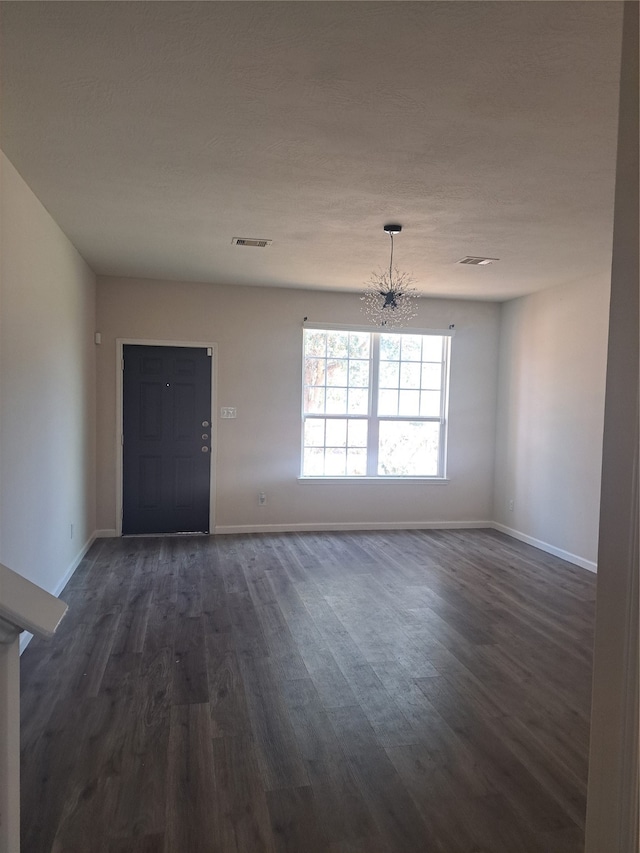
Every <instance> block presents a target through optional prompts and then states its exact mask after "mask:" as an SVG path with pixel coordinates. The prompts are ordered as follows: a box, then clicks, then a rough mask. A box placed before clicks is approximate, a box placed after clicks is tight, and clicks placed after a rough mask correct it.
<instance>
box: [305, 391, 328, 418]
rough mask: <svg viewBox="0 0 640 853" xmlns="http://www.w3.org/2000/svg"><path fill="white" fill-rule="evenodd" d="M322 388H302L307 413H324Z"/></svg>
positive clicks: (323, 392)
mask: <svg viewBox="0 0 640 853" xmlns="http://www.w3.org/2000/svg"><path fill="white" fill-rule="evenodd" d="M324 394H325V390H324V388H305V389H304V410H305V412H307V413H308V414H314V415H323V414H324Z"/></svg>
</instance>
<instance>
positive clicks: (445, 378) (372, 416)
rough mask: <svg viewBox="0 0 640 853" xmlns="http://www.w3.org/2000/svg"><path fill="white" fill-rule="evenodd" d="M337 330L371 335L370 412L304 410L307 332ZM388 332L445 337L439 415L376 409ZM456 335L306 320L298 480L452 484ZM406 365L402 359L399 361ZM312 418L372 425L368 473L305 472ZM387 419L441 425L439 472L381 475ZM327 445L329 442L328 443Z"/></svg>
mask: <svg viewBox="0 0 640 853" xmlns="http://www.w3.org/2000/svg"><path fill="white" fill-rule="evenodd" d="M313 330H318V331H326V332H331V331H337V332H366V333H367V334H369V335H370V336H371V337H370V352H369V365H370V369H369V387H368V392H369V393H368V410H367V414H366V415H349V414H346V413H340V414H327V413H323V414H308V413H306V412H305V410H304V406H305V387H306V386H305V360H306V357H305V333H306V332H307V331H313ZM384 334H391V335H420V336H429V335H430V336H433V337H441V338H442V339H443V341H442V346H443V352H442V361H441V377H440V381H441V389H442V393H441V395H440V413H439V415H429V416H416V415H399V414H398V415H379V414H377V411H374V405H375V406H376V407H377V403H378V394H379V390H380V389H379V387H378V385H379V374H380V336H381V335H384ZM454 336H455V330H454V329H453V328H450V329H415V328H402V329H394V328H389V329H387V328H384V327H383V328H380V327H377V326H363V325H357V324H353V325H352V324H338V323H320V322H309V321H305V323H304V324H303V327H302V377H301V382H300V391H301V394H300V412H301V417H300V421H301V430H300V469H299V470H300V475H299V476H298V480H299V481H300V482H306V483H313V482H315V483H331V482H336V483H434V484H440V483H448V482H449V479H448V477H447V462H448V458H447V457H448V454H447V444H448V426H449V393H450V388H449V385H450V382H449V380H450V372H451V339H452V338H453V337H454ZM399 363H400V364H402V360H400V362H399ZM307 418H310V419H323V420H325V421H327V420H331V419H337V420H347V421H349V420H363V421H365V422H366V423H367V425H368V441H367V473H366V474H362V475H353V474H343V475H336V474H328V475H323V474H307V475H305V474H304V473H303V471H304V451H305V444H304V429H305V421H306V419H307ZM383 421H391V422H398V421H408V422H416V421H418V422H427V423H438V424H439V440H438V473H437V474H434V475H426V474H404V475H397V474H396V475H389V474H378V473H377V470H378V450H379V427H380V423H381V422H383ZM325 446H326V445H325Z"/></svg>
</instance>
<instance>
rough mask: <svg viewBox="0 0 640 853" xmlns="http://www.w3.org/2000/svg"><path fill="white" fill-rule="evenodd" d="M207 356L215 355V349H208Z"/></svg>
mask: <svg viewBox="0 0 640 853" xmlns="http://www.w3.org/2000/svg"><path fill="white" fill-rule="evenodd" d="M207 355H213V349H212V348H211V347H207Z"/></svg>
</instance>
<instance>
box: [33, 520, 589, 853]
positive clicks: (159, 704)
mask: <svg viewBox="0 0 640 853" xmlns="http://www.w3.org/2000/svg"><path fill="white" fill-rule="evenodd" d="M62 598H63V599H64V600H65V601H67V602H68V603H69V605H70V610H69V615H68V617H67V618H66V619H65V621H64V622H63V623H62V626H61V628H60V631H59V633H58V634H57V635H56V637H55V638H54V640H53V641H51V642H44V641H39V640H33V641H32V642H31V644H30V645H29V647H28V648H27V650H26V651H25V653H24V655H23V656H22V663H21V669H22V839H23V853H51V852H54V853H263V851H264V853H431V852H432V851H433V852H434V853H581V851H582V847H583V833H584V815H585V797H586V782H587V751H588V736H589V705H590V690H591V653H592V641H593V637H592V633H593V618H594V600H595V577H594V576H592V575H590V574H589V573H588V572H586V571H583V570H582V569H578V568H576V567H574V566H571V565H569V564H567V563H564V562H562V561H560V560H557V559H555V558H553V557H551V556H549V555H547V554H544V553H543V552H540V551H537V550H535V549H533V548H530V547H528V546H526V545H523V544H521V543H519V542H516V541H514V540H511V539H509V538H507V537H505V536H502V535H501V534H498V533H495V532H492V531H486V530H467V531H394V532H375V533H322V534H313V533H304V534H282V535H267V534H262V535H259V534H255V535H243V536H218V537H174V538H140V539H110V540H102V541H98V542H97V543H96V544H95V545H94V546H93V547H92V549H91V551H90V552H89V554H88V555H87V557H86V559H85V560H84V561H83V563H82V564H81V566H80V567H79V568H78V570H77V571H76V573H75V574H74V576H73V578H72V579H71V581H70V582H69V584H68V586H67V588H66V589H65V591H64V593H63V595H62Z"/></svg>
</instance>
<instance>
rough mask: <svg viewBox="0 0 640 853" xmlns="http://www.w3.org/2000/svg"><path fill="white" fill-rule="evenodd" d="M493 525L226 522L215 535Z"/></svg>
mask: <svg viewBox="0 0 640 853" xmlns="http://www.w3.org/2000/svg"><path fill="white" fill-rule="evenodd" d="M477 527H493V522H491V521H391V522H389V521H380V522H372V523H369V522H362V523H352V522H341V521H334V522H316V523H315V524H314V523H310V524H228V525H224V524H223V525H218V526H217V527H216V529H215V531H214V533H215V535H216V536H218V535H224V534H229V533H315V532H317V533H321V532H323V531H334V532H339V531H341V530H356V531H357V530H452V529H458V528H461V529H464V528H477Z"/></svg>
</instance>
